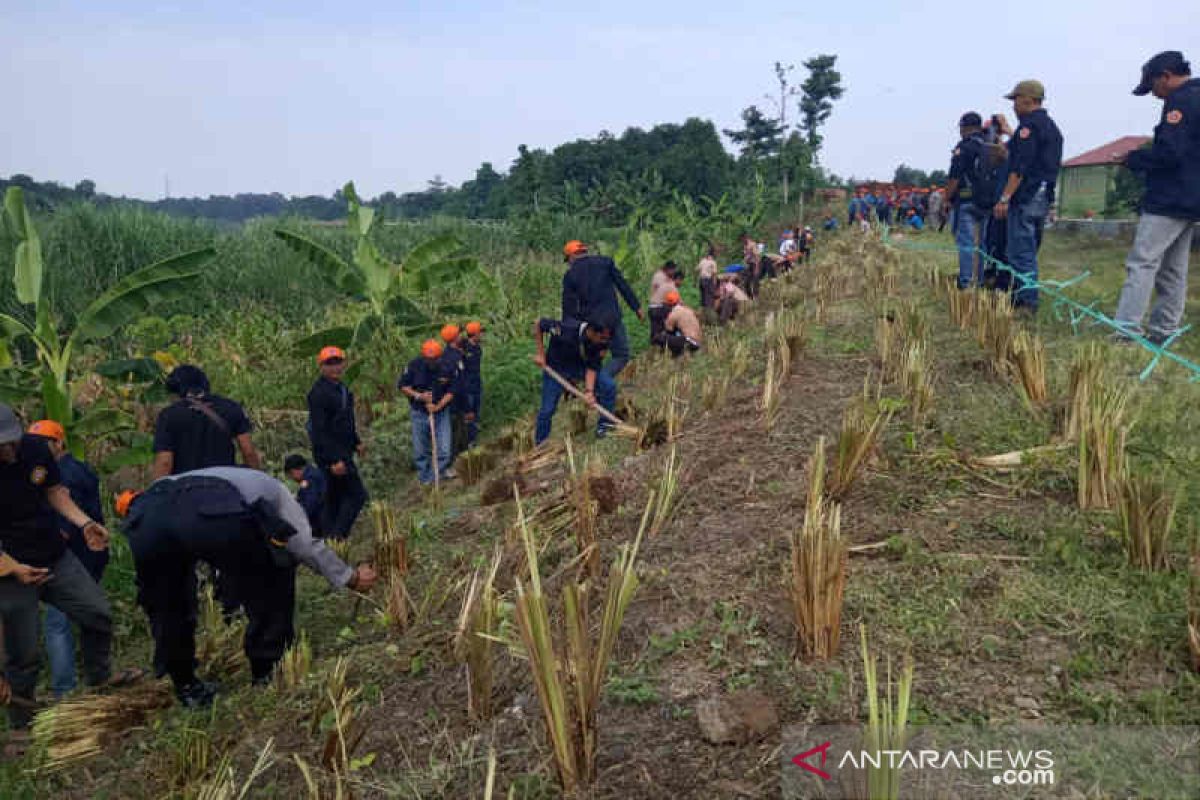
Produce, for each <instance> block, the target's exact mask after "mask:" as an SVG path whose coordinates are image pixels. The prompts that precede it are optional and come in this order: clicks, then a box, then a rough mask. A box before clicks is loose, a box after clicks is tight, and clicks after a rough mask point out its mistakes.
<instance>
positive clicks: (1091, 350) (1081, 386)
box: [1063, 342, 1104, 441]
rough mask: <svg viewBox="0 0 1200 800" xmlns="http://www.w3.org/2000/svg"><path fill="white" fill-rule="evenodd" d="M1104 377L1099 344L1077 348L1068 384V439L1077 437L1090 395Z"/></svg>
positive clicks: (1065, 435)
mask: <svg viewBox="0 0 1200 800" xmlns="http://www.w3.org/2000/svg"><path fill="white" fill-rule="evenodd" d="M1103 378H1104V353H1103V351H1102V350H1101V349H1100V345H1099V344H1098V343H1096V342H1090V343H1088V344H1087V345H1086V346H1085V347H1083V348H1081V349H1080V350H1078V351H1077V352H1076V354H1075V358H1074V359H1073V360H1072V361H1071V369H1070V378H1069V386H1068V395H1069V400H1068V403H1069V405H1068V406H1067V420H1066V430H1064V431H1063V434H1064V437H1065V438H1066V439H1067V440H1068V441H1074V440H1076V439H1078V438H1079V432H1080V430H1081V428H1082V425H1081V421H1082V420H1083V418H1084V417H1085V416H1086V415H1087V410H1088V406H1089V404H1090V403H1091V399H1090V398H1091V395H1092V394H1093V393H1095V392H1096V391H1098V390H1099V389H1100V384H1101V382H1102V381H1103Z"/></svg>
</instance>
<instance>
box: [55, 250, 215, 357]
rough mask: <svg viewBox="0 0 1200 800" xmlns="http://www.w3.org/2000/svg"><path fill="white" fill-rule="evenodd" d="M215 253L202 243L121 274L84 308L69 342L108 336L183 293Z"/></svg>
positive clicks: (194, 283)
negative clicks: (125, 274)
mask: <svg viewBox="0 0 1200 800" xmlns="http://www.w3.org/2000/svg"><path fill="white" fill-rule="evenodd" d="M216 255H217V251H216V249H215V248H212V247H202V248H200V249H199V250H193V251H191V252H190V253H181V254H180V255H177V256H171V257H170V258H165V259H163V260H162V261H159V262H157V263H154V264H151V265H149V266H147V267H142V268H141V269H139V270H137V271H136V272H133V273H131V274H129V275H127V276H125V277H124V278H122V279H121V280H119V281H117V283H116V284H115V285H114V286H112V287H110V288H109V289H108V291H106V292H105V293H104V294H102V295H100V296H99V297H98V298H96V299H95V300H94V301H92V304H91V305H89V306H88V307H87V308H86V309H84V311H83V313H82V314H81V315H80V316H79V320H78V321H77V322H76V324H75V330H74V331H73V332H72V333H71V342H86V341H89V340H95V339H103V338H104V337H106V336H111V335H112V334H113V333H114V332H115V331H116V330H117V329H118V328H120V327H121V326H122V325H125V324H126V323H129V322H132V321H133V320H135V319H137V318H138V317H140V316H142V315H144V314H145V313H147V312H148V311H150V310H151V309H155V308H156V307H158V306H159V305H161V304H164V303H169V302H172V301H174V300H178V299H180V298H183V297H185V296H186V295H187V293H188V292H190V291H191V290H192V288H193V287H194V286H195V285H196V284H197V283H199V281H200V273H201V268H202V267H203V266H204V265H205V264H207V263H208V262H209V261H211V260H212V259H213V258H214V257H216Z"/></svg>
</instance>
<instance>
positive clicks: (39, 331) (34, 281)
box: [0, 186, 217, 431]
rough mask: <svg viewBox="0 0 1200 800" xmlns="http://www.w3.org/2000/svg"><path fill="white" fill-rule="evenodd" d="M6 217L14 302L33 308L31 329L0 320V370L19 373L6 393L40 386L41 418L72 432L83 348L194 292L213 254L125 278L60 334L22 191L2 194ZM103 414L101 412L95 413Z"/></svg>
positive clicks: (179, 258) (203, 252) (199, 253)
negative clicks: (29, 361)
mask: <svg viewBox="0 0 1200 800" xmlns="http://www.w3.org/2000/svg"><path fill="white" fill-rule="evenodd" d="M4 218H5V220H6V222H7V224H8V227H9V229H10V231H11V232H12V233H13V234H14V235H15V238H16V240H17V247H16V253H15V256H14V259H13V260H14V263H15V269H14V274H13V288H14V291H15V294H16V300H17V303H19V304H20V305H23V306H28V307H30V308H31V309H32V315H33V323H32V324H29V323H27V322H25V321H23V320H21V319H18V318H17V317H15V316H12V315H9V314H0V368H5V369H8V368H16V372H17V375H18V377H17V380H16V381H8V382H6V385H7V387H8V388H9V390H10V392H11V391H12V390H14V389H15V390H17V391H24V390H25V389H26V388H27V387H28V386H30V385H32V384H34V383H36V384H37V385H39V386H40V387H41V395H42V401H43V403H44V404H45V414H46V416H47V417H48V418H50V419H54V420H57V421H58V422H60V423H62V424H63V425H64V426H65V427H66V428H67V429H68V431H71V430H72V429H74V428H75V427H76V426H77V425H78V426H83V425H85V422H84V420H82V419H81V420H78V421H77V420H76V419H75V414H74V409H73V407H72V403H71V380H72V378H73V377H74V375H73V373H74V371H75V368H76V366H77V362H78V356H79V351H80V350H81V348H82V347H83V346H84V345H85V344H87V343H89V342H95V341H99V340H102V339H106V338H108V337H109V336H112V335H113V334H114V333H116V332H117V331H118V330H119V329H120V328H121V327H123V326H125V325H128V324H130V323H132V322H135V321H137V320H138V319H139V318H141V317H142V316H143V315H144V314H146V313H147V312H150V311H156V310H158V309H159V308H161V307H162V306H163V305H165V304H167V303H170V302H172V301H174V300H178V299H181V298H182V297H184V296H185V295H186V294H187V293H188V292H190V291H193V290H194V288H195V286H196V284H197V283H198V282H199V280H200V274H201V268H202V267H204V265H205V264H207V263H208V262H209V261H211V260H212V259H213V258H214V257H215V256H216V254H217V253H216V250H214V249H213V248H212V247H202V248H200V249H199V250H192V251H190V252H187V253H181V254H179V255H176V256H171V257H170V258H166V259H163V260H162V261H158V262H156V263H154V264H151V265H149V266H147V267H143V268H141V269H139V270H136V271H134V272H132V273H130V274H129V275H127V276H125V277H124V278H122V279H121V280H119V281H117V283H115V284H114V285H112V286H110V287H109V288H108V289H107V290H106V291H104V292H103V293H101V294H100V296H99V297H97V298H96V299H95V300H93V301H92V302H91V303H90V304H89V305H88V306H87V307H86V308H84V309H83V311H82V312H81V313H80V314H79V316H78V317H77V318H76V320H75V324H74V328H73V329H72V330H71V331H70V332H68V333H66V334H65V335H64V334H63V333H61V332H60V329H59V324H58V321H57V320H56V315H55V313H54V309H53V308H52V307H51V302H50V299H49V298H48V297H47V296H46V294H45V292H44V291H43V284H44V280H43V278H44V277H45V272H46V269H45V264H44V263H43V260H42V245H41V239H40V238H39V237H38V232H37V228H36V226H35V225H34V223H33V217H32V216H31V215H30V213H29V209H28V208H26V206H25V198H24V195H23V194H22V191H21V189H20V187H16V186H11V187H9V189H8V191H7V192H6V193H5V196H4ZM22 340H25V341H28V342H30V343H31V344H32V346H33V348H34V350H35V351H36V353H37V361H36V364H35V365H30V367H29V368H25V367H24V365H21V364H19V363H18V360H17V359H18V356H16V355H14V352H13V345H14V344H16V343H18V342H20V341H22ZM25 393H26V395H28V394H34V393H35V391H28V392H25ZM108 412H109V410H108V409H101V410H100V411H99V412H98V413H108ZM91 427H95V426H91Z"/></svg>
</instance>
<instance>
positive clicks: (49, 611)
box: [43, 605, 78, 698]
mask: <svg viewBox="0 0 1200 800" xmlns="http://www.w3.org/2000/svg"><path fill="white" fill-rule="evenodd" d="M43 630H44V631H45V636H46V656H47V657H48V658H49V660H50V689H51V691H53V692H54V696H55V697H56V698H58V697H62V696H63V695H65V694H69V693H71V692H73V691H75V687H76V686H77V685H78V684H77V682H76V680H75V634H74V633H72V631H71V621H70V620H69V619H67V615H66V614H64V613H63V612H61V611H59V610H58V609H57V608H55V607H54V606H50V605H48V606H46V616H45V620H44V622H43Z"/></svg>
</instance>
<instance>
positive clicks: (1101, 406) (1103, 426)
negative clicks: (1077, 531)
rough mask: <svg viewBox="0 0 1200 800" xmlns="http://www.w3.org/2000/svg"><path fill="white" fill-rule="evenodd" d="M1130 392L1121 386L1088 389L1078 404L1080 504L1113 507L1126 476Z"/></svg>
mask: <svg viewBox="0 0 1200 800" xmlns="http://www.w3.org/2000/svg"><path fill="white" fill-rule="evenodd" d="M1128 405H1129V392H1128V390H1127V389H1125V388H1124V387H1121V386H1104V387H1099V388H1093V389H1089V390H1088V392H1087V396H1086V402H1084V403H1083V404H1082V405H1081V406H1080V408H1079V414H1080V417H1079V420H1078V425H1079V472H1078V476H1079V477H1078V484H1079V487H1078V488H1079V492H1078V494H1079V507H1080V508H1083V509H1088V508H1112V507H1113V504H1114V503H1116V502H1117V499H1118V496H1119V494H1120V487H1121V481H1122V480H1123V479H1124V477H1125V438H1126V436H1127V435H1128V434H1129V425H1128V424H1127V423H1126V420H1125V418H1126V413H1127V411H1128Z"/></svg>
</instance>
